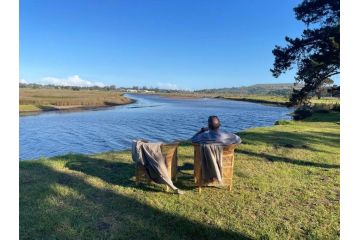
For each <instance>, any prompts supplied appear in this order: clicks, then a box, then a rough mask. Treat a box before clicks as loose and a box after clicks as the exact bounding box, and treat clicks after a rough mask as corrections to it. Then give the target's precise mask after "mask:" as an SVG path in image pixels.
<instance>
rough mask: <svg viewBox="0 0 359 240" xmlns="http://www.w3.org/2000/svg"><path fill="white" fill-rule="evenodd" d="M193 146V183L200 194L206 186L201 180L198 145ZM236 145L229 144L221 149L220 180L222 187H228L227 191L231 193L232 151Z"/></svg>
mask: <svg viewBox="0 0 359 240" xmlns="http://www.w3.org/2000/svg"><path fill="white" fill-rule="evenodd" d="M193 146H194V181H195V183H196V185H197V187H198V191H199V192H201V188H202V186H206V184H204V182H203V180H202V166H201V155H200V145H199V144H193ZM236 146H237V144H231V145H228V146H225V147H224V148H223V159H222V175H223V176H222V180H223V185H224V186H226V187H228V189H229V191H232V179H233V167H234V149H235V148H236Z"/></svg>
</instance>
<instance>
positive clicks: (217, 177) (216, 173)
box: [200, 144, 223, 184]
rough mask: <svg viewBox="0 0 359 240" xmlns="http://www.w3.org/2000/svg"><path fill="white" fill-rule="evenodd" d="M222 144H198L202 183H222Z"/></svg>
mask: <svg viewBox="0 0 359 240" xmlns="http://www.w3.org/2000/svg"><path fill="white" fill-rule="evenodd" d="M222 156H223V146H222V145H220V144H200V157H201V168H202V171H201V172H202V180H203V182H204V183H211V182H214V181H218V183H219V184H223V183H222V176H223V174H222Z"/></svg>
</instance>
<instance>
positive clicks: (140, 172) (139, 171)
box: [136, 142, 179, 191]
mask: <svg viewBox="0 0 359 240" xmlns="http://www.w3.org/2000/svg"><path fill="white" fill-rule="evenodd" d="M178 144H179V142H174V143H168V144H162V145H161V152H162V155H163V156H164V157H165V161H166V166H167V170H168V176H169V177H170V178H171V179H174V180H175V181H177V165H178V157H177V147H178ZM151 182H152V180H151V179H150V177H149V176H148V174H147V172H146V169H145V167H144V166H142V165H141V164H136V184H139V183H147V184H149V183H151ZM168 189H169V187H168V186H166V191H168Z"/></svg>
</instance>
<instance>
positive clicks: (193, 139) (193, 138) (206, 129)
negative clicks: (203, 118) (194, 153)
mask: <svg viewBox="0 0 359 240" xmlns="http://www.w3.org/2000/svg"><path fill="white" fill-rule="evenodd" d="M205 131H208V128H206V127H203V128H201V130H199V131H198V132H197V133H196V134H195V135H193V137H192V138H191V141H192V142H198V136H199V135H200V134H201V133H203V132H205Z"/></svg>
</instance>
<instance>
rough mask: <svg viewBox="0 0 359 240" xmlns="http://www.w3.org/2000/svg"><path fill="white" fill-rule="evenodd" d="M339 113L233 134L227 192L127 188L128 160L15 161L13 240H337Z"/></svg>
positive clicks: (117, 156) (187, 185)
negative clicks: (235, 142)
mask: <svg viewBox="0 0 359 240" xmlns="http://www.w3.org/2000/svg"><path fill="white" fill-rule="evenodd" d="M338 121H339V113H330V114H328V113H327V114H315V115H314V116H313V117H311V118H309V119H307V120H306V121H300V122H292V121H281V122H280V124H281V125H275V126H272V127H263V128H254V129H249V130H246V131H244V132H241V133H239V135H240V136H241V137H242V139H243V144H241V145H240V146H239V147H238V148H237V149H236V161H235V170H234V186H233V187H234V189H233V191H232V192H229V191H227V190H225V189H218V188H205V189H203V191H202V193H201V194H199V193H198V191H197V189H196V188H195V186H194V182H193V178H192V173H193V170H192V169H193V148H192V146H190V145H189V144H188V143H183V144H181V146H180V147H179V152H178V154H179V178H178V182H177V183H176V185H177V186H178V187H180V188H182V189H184V190H185V191H186V193H185V195H182V196H178V195H174V194H171V193H166V192H164V187H163V186H162V185H156V184H151V185H140V186H136V184H135V182H134V165H133V163H132V160H131V155H130V152H129V151H123V152H108V153H103V154H97V155H78V154H72V155H71V154H70V155H65V156H60V157H55V158H51V159H41V160H36V161H22V162H20V239H80V238H81V239H338V238H339V125H338Z"/></svg>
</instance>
